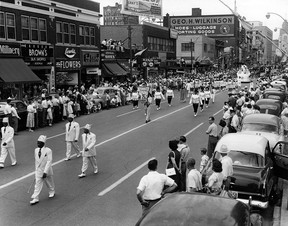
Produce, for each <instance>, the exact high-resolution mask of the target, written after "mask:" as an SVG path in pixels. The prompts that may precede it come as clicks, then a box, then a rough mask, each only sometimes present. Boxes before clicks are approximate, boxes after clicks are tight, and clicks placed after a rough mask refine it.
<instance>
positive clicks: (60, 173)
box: [0, 92, 273, 226]
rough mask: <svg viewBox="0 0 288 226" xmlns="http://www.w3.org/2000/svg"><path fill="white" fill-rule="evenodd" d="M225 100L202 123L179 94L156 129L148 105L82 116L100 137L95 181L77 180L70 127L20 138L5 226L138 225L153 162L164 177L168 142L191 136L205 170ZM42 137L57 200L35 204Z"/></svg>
mask: <svg viewBox="0 0 288 226" xmlns="http://www.w3.org/2000/svg"><path fill="white" fill-rule="evenodd" d="M176 93H177V92H176ZM225 100H227V92H221V93H219V94H218V95H217V96H216V102H215V103H214V104H211V105H210V106H209V108H205V110H204V111H203V112H202V113H200V114H199V115H198V116H197V117H194V116H193V111H192V107H191V106H189V105H188V101H187V102H186V103H180V102H179V93H177V94H176V97H175V99H174V100H173V101H172V106H171V107H168V105H167V102H164V103H163V104H162V107H161V110H160V111H156V107H155V106H153V111H152V117H151V119H152V121H151V122H150V123H148V124H145V116H144V110H143V105H142V104H140V105H139V106H140V109H138V110H132V106H131V105H128V106H124V107H119V108H117V109H111V110H104V111H101V112H99V113H95V114H91V115H87V116H81V117H79V118H76V119H75V121H77V122H78V123H79V124H80V126H81V127H82V128H83V126H85V124H86V123H91V124H92V129H91V130H92V132H94V133H95V134H96V135H97V161H98V165H99V173H98V174H96V175H94V174H93V171H92V169H91V168H89V169H88V171H87V176H86V178H83V179H79V178H78V176H77V175H78V174H80V169H81V165H82V159H81V158H75V157H74V158H73V159H72V160H70V161H68V162H66V161H64V158H65V150H66V146H65V142H64V130H65V123H66V122H62V123H58V124H55V125H53V126H52V127H51V128H43V129H39V130H36V131H35V132H34V133H29V132H27V131H23V132H21V133H20V134H19V135H18V136H15V144H16V156H17V161H18V164H17V166H15V167H11V166H10V165H9V164H10V162H9V159H7V160H6V166H5V168H4V169H2V170H1V171H0V225H13V226H14V225H15V226H17V225H21V226H26V225H27V226H28V225H29V226H30V225H35V226H38V225H40V226H42V225H43V226H45V225H49V226H51V225H56V226H57V225H69V226H70V225H85V226H86V225H88V226H89V225H99V226H102V225H103V226H106V225H109V226H118V225H119V226H123V225H125V226H126V225H127V226H129V225H135V223H136V222H137V220H138V219H139V217H140V216H141V206H140V204H139V202H138V200H137V198H136V187H137V186H138V183H139V181H140V179H141V177H142V176H143V175H145V174H147V172H148V169H147V162H148V160H149V159H151V158H154V157H155V158H157V159H158V160H159V169H158V171H159V172H161V173H164V172H165V166H166V161H167V156H168V153H169V147H168V141H169V140H170V139H173V138H175V137H179V136H180V135H185V136H186V137H187V143H188V145H189V146H190V148H191V157H194V158H195V159H196V167H198V168H199V162H200V151H199V150H200V148H201V147H206V146H207V140H208V137H207V135H206V134H205V131H206V129H207V127H208V117H209V116H211V115H215V118H216V122H219V120H220V117H222V106H223V103H224V101H225ZM41 134H44V135H47V136H48V140H47V146H48V147H50V148H51V149H52V151H53V162H54V164H53V170H54V179H55V185H56V196H55V198H53V199H48V190H47V188H46V187H44V188H43V190H42V193H41V194H40V202H39V204H37V205H35V206H30V205H29V201H30V200H31V199H30V196H31V193H32V192H33V188H32V190H31V191H30V194H28V193H27V191H28V190H29V187H30V185H31V183H33V179H34V174H33V170H34V159H33V157H34V148H35V147H36V142H37V138H38V137H39V135H41ZM79 145H80V146H81V141H79ZM271 209H272V210H271ZM271 209H270V210H269V211H267V213H265V214H266V215H267V219H268V220H267V223H266V225H271V219H272V217H271V216H272V213H273V208H271ZM271 212H272V213H271Z"/></svg>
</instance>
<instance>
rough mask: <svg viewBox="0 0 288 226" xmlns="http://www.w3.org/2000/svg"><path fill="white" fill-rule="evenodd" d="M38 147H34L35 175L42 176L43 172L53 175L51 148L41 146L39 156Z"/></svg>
mask: <svg viewBox="0 0 288 226" xmlns="http://www.w3.org/2000/svg"><path fill="white" fill-rule="evenodd" d="M38 153H39V148H36V149H35V176H36V177H42V176H43V173H46V174H47V175H48V176H51V175H53V170H52V150H51V149H50V148H47V147H45V146H44V147H43V148H41V156H40V158H39V155H38Z"/></svg>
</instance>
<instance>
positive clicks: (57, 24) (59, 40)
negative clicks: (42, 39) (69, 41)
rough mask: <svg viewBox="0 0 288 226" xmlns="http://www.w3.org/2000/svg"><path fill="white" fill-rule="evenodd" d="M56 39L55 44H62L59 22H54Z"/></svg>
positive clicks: (60, 24)
mask: <svg viewBox="0 0 288 226" xmlns="http://www.w3.org/2000/svg"><path fill="white" fill-rule="evenodd" d="M56 39H57V43H63V37H62V23H61V22H56Z"/></svg>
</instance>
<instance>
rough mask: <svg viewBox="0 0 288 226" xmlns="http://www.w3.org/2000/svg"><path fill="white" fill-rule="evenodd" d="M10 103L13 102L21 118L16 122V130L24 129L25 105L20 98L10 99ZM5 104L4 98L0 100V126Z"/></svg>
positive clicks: (0, 125)
mask: <svg viewBox="0 0 288 226" xmlns="http://www.w3.org/2000/svg"><path fill="white" fill-rule="evenodd" d="M11 103H12V104H15V107H16V110H17V113H18V115H19V117H20V118H21V119H20V120H19V122H18V130H25V129H26V120H27V105H26V104H25V103H24V102H23V101H22V100H12V101H11ZM6 104H7V102H6V100H3V101H0V127H2V119H3V118H4V117H5V115H4V107H5V105H6Z"/></svg>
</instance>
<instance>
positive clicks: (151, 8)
mask: <svg viewBox="0 0 288 226" xmlns="http://www.w3.org/2000/svg"><path fill="white" fill-rule="evenodd" d="M121 13H122V14H127V15H137V16H152V17H158V18H162V0H123V1H122V10H121Z"/></svg>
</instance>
